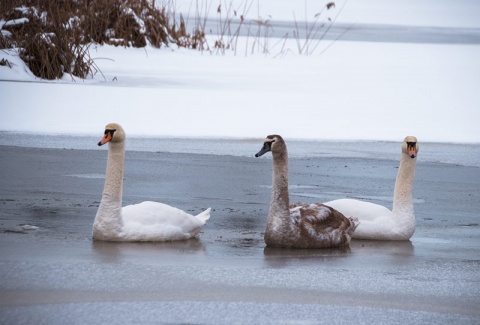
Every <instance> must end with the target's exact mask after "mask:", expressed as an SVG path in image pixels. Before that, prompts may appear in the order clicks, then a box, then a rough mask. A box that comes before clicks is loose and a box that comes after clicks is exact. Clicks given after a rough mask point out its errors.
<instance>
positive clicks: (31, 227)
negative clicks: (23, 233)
mask: <svg viewBox="0 0 480 325" xmlns="http://www.w3.org/2000/svg"><path fill="white" fill-rule="evenodd" d="M19 227H20V228H21V229H22V230H37V229H38V227H37V226H32V225H19Z"/></svg>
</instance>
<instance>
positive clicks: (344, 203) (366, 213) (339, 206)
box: [324, 199, 392, 223]
mask: <svg viewBox="0 0 480 325" xmlns="http://www.w3.org/2000/svg"><path fill="white" fill-rule="evenodd" d="M324 204H325V205H327V206H329V207H332V208H334V209H335V210H338V211H341V212H342V213H343V214H344V215H346V216H354V217H357V218H358V219H359V220H361V221H362V223H363V221H373V220H375V219H378V218H382V217H389V218H391V217H392V211H390V210H389V209H387V208H386V207H384V206H382V205H379V204H375V203H371V202H365V201H360V200H354V199H339V200H334V201H330V202H325V203H324Z"/></svg>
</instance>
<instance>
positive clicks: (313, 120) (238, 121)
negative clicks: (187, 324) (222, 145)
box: [0, 0, 480, 143]
mask: <svg viewBox="0 0 480 325" xmlns="http://www.w3.org/2000/svg"><path fill="white" fill-rule="evenodd" d="M305 3H306V4H307V8H309V10H308V11H309V12H312V14H313V13H314V12H315V10H314V9H311V10H310V8H314V5H315V4H314V2H313V1H306V2H303V1H299V2H298V3H297V2H293V1H285V0H284V1H280V2H279V1H276V0H268V1H259V2H257V3H255V4H254V5H253V6H252V9H251V11H250V14H251V15H254V16H255V15H257V14H258V15H260V16H262V17H267V16H271V18H270V19H272V20H274V19H279V20H290V21H291V20H292V18H293V17H292V12H293V11H295V12H300V13H301V14H303V11H304V7H305V5H304V4H305ZM189 4H190V1H187V0H182V1H177V9H178V10H181V11H183V12H184V13H187V12H188V7H189ZM212 7H215V6H212ZM254 7H255V8H254ZM341 7H342V3H341V2H337V8H336V9H337V10H338V9H339V8H341ZM300 13H299V14H298V15H297V18H298V16H301V14H300ZM479 13H480V3H479V2H478V1H469V0H462V1H455V2H452V1H445V0H444V1H433V0H425V1H422V2H419V1H410V0H409V1H400V0H398V1H389V2H388V3H387V2H385V1H373V0H371V1H367V0H362V1H350V2H348V3H347V4H346V5H345V7H344V9H343V11H342V12H341V14H340V15H339V16H338V19H337V22H342V23H350V22H351V23H362V24H364V23H368V24H386V23H388V24H401V25H406V26H420V25H421V26H437V27H445V28H451V29H455V28H471V32H472V33H479V31H480V21H479V20H478V18H477V17H478V14H479ZM209 15H211V16H212V15H213V16H214V15H215V9H211V12H209ZM277 17H278V18H277ZM303 17H304V15H303ZM268 42H269V44H270V45H271V55H264V54H262V53H256V54H253V55H252V54H251V53H250V49H251V46H252V38H246V37H242V38H240V39H239V45H238V47H237V49H238V51H237V55H234V53H233V52H227V53H226V54H225V55H211V54H209V53H206V52H203V53H201V52H196V51H190V50H185V49H181V50H179V49H176V48H170V49H165V48H164V49H160V50H158V49H154V48H147V49H132V48H129V49H124V48H115V47H111V46H103V47H96V46H92V48H91V55H92V57H93V58H95V62H96V64H97V65H98V66H99V68H100V69H101V72H102V74H103V76H104V77H103V76H102V75H101V74H100V73H98V74H97V75H96V76H95V78H94V79H93V80H86V81H82V80H75V81H73V80H72V78H70V77H65V78H64V79H63V80H59V81H53V82H51V81H48V82H47V81H41V80H38V79H36V78H35V77H34V76H33V75H32V74H31V73H30V72H29V71H28V69H26V68H25V66H24V65H23V64H22V62H21V61H20V60H19V59H18V58H17V57H15V56H14V55H13V56H12V53H11V52H6V51H0V60H1V59H2V58H6V59H8V61H9V62H11V63H13V67H12V68H11V69H10V68H8V67H5V66H0V131H20V132H41V133H68V134H69V135H71V134H89V135H93V134H99V133H101V132H102V131H103V127H104V125H105V124H107V123H108V122H113V121H115V122H119V123H121V124H122V125H123V126H124V128H125V129H126V131H127V132H128V134H129V135H143V136H144V135H146V136H174V137H175V136H179V137H216V138H218V137H240V138H244V137H247V138H263V137H264V136H265V135H267V134H272V133H278V134H281V135H283V136H284V137H285V138H303V139H330V140H332V139H333V140H393V141H401V140H402V139H403V137H404V136H406V135H409V134H411V135H415V136H417V137H418V138H419V140H421V141H435V142H453V143H455V142H466V143H480V128H479V127H478V123H479V121H480V109H479V108H480V91H479V89H480V88H479V85H480V60H479V59H478V58H480V44H455V43H454V42H452V43H451V44H432V43H424V44H418V43H405V42H404V43H393V42H358V41H357V42H351V41H342V40H339V41H336V42H333V43H332V41H324V42H323V43H322V44H321V45H320V47H319V49H320V50H321V49H325V48H327V47H328V49H327V50H326V51H325V52H324V53H323V54H320V53H319V52H320V51H317V52H316V53H314V54H313V55H311V56H300V55H298V54H296V52H295V48H296V44H295V41H294V40H289V41H288V42H287V44H286V47H285V48H289V49H291V51H287V52H285V53H286V55H281V56H280V55H279V56H275V54H278V53H279V52H280V46H279V45H278V46H277V47H273V44H275V43H276V42H277V39H269V40H268ZM245 52H247V54H248V55H245ZM285 53H284V54H285ZM2 80H3V81H2Z"/></svg>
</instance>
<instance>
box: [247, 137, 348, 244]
mask: <svg viewBox="0 0 480 325" xmlns="http://www.w3.org/2000/svg"><path fill="white" fill-rule="evenodd" d="M268 151H271V152H272V156H273V191H272V201H271V203H270V210H269V213H268V221H267V228H266V231H265V243H266V244H267V246H272V247H292V248H329V247H341V246H347V245H348V244H349V242H350V239H351V236H352V233H353V232H354V230H355V228H356V226H357V220H356V219H355V218H346V217H345V216H344V215H343V214H341V213H340V212H338V211H336V210H334V209H332V208H330V207H328V206H325V205H323V204H320V203H313V204H303V203H295V204H292V205H290V204H289V194H288V153H287V146H286V144H285V141H284V140H283V139H282V137H281V136H279V135H269V136H268V137H267V138H266V139H265V142H264V144H263V147H262V149H261V150H260V151H259V152H258V153H257V154H256V155H255V157H260V156H261V155H263V154H264V153H266V152H268Z"/></svg>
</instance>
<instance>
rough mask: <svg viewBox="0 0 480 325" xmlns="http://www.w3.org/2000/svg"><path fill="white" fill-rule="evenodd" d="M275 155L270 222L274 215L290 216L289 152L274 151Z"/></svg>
mask: <svg viewBox="0 0 480 325" xmlns="http://www.w3.org/2000/svg"><path fill="white" fill-rule="evenodd" d="M272 155H273V182H272V183H273V191H272V201H271V203H270V212H269V216H270V218H269V222H270V221H271V219H272V218H271V217H272V216H279V215H281V216H282V217H284V216H285V217H288V216H290V210H289V204H290V202H289V198H288V153H287V150H286V149H285V150H284V151H283V152H276V153H272Z"/></svg>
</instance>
